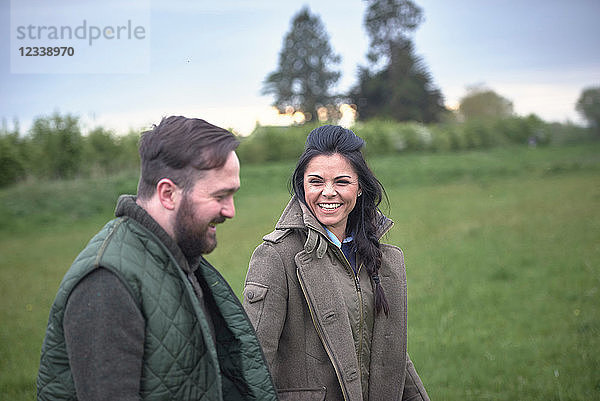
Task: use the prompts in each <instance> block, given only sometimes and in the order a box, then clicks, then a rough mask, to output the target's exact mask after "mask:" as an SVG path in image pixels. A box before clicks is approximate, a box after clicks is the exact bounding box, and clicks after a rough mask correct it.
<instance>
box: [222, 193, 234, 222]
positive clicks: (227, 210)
mask: <svg viewBox="0 0 600 401" xmlns="http://www.w3.org/2000/svg"><path fill="white" fill-rule="evenodd" d="M221 215H222V216H223V217H226V218H228V219H233V218H234V217H235V204H234V201H233V196H232V197H231V198H229V199H228V200H227V202H226V203H225V205H223V208H222V209H221Z"/></svg>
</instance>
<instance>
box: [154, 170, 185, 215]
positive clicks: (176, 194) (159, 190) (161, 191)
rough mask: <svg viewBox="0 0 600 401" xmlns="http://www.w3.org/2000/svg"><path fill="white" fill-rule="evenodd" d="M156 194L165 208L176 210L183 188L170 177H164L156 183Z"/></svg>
mask: <svg viewBox="0 0 600 401" xmlns="http://www.w3.org/2000/svg"><path fill="white" fill-rule="evenodd" d="M156 194H157V196H158V200H159V201H160V204H161V205H162V206H163V207H164V208H165V209H167V210H175V208H176V206H177V204H178V203H179V199H180V198H181V196H180V195H181V189H180V188H179V187H178V186H177V185H176V184H175V183H174V182H173V181H171V180H170V179H169V178H163V179H161V180H160V181H159V182H158V184H156Z"/></svg>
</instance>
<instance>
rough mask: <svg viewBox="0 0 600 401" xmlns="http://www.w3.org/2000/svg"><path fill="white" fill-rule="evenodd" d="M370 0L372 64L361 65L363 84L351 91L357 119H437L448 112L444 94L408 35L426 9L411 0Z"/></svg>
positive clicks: (368, 25) (368, 19) (367, 16)
mask: <svg viewBox="0 0 600 401" xmlns="http://www.w3.org/2000/svg"><path fill="white" fill-rule="evenodd" d="M367 3H368V6H367V11H366V14H365V18H364V25H365V28H366V30H367V33H368V35H369V52H368V54H367V56H368V59H369V61H370V62H371V65H370V67H361V68H360V69H359V77H358V79H359V82H358V84H357V85H356V86H355V87H354V88H353V89H352V90H351V93H350V97H351V98H352V100H353V101H354V102H355V103H356V104H357V105H358V112H359V118H361V119H368V118H372V117H385V118H393V119H396V120H399V121H406V120H414V121H421V122H433V121H437V120H438V119H439V116H440V114H441V113H442V112H443V111H444V110H445V107H444V105H443V97H442V94H441V92H440V91H439V90H438V89H437V88H435V87H434V85H433V83H432V77H431V74H430V73H429V72H428V70H427V67H426V66H425V63H424V62H423V60H422V59H421V58H419V57H418V56H416V55H415V51H414V45H413V42H412V40H411V38H410V34H411V33H412V32H413V31H414V30H416V29H417V27H418V26H419V24H420V23H421V22H422V21H423V11H422V9H421V8H420V7H418V6H417V5H416V4H415V3H414V2H412V1H410V0H367Z"/></svg>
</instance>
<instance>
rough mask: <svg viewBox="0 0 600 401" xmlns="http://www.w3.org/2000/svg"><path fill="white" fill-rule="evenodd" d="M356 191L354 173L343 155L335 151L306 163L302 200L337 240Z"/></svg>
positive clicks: (357, 190)
mask: <svg viewBox="0 0 600 401" xmlns="http://www.w3.org/2000/svg"><path fill="white" fill-rule="evenodd" d="M359 193H360V187H359V185H358V175H357V174H356V172H355V171H354V169H353V168H352V165H351V164H350V163H349V162H348V161H347V160H346V159H345V158H344V157H343V156H341V155H339V154H337V153H334V154H332V155H319V156H315V157H313V158H312V160H311V161H310V162H309V163H308V165H307V166H306V171H305V172H304V194H305V200H306V204H307V205H308V207H309V208H310V210H311V211H312V212H313V213H314V215H315V216H316V217H317V219H318V220H319V222H320V223H321V224H323V225H324V226H325V227H327V228H328V229H329V231H331V232H332V233H334V234H335V236H336V237H338V239H339V240H340V241H341V240H343V239H344V237H345V234H346V222H347V221H348V215H349V214H350V212H351V211H352V209H354V206H355V205H356V199H357V197H358V194H359Z"/></svg>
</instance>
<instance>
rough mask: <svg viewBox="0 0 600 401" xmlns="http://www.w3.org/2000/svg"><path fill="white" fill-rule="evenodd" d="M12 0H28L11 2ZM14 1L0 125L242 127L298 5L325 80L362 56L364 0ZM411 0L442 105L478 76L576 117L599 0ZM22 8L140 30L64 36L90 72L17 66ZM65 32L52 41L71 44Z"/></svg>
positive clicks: (352, 71) (0, 65) (595, 71)
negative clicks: (321, 55)
mask: <svg viewBox="0 0 600 401" xmlns="http://www.w3.org/2000/svg"><path fill="white" fill-rule="evenodd" d="M24 1H26V3H27V4H29V5H30V8H29V9H24V8H23V7H22V6H21V5H22V4H25V3H23V2H24ZM130 1H131V0H130ZM13 2H19V3H18V4H19V6H17V5H15V3H13V13H12V14H11V2H10V1H8V0H2V1H1V4H2V5H1V9H0V18H1V22H2V23H1V24H0V35H1V40H0V51H1V52H2V58H1V59H0V94H1V97H0V117H2V118H4V119H6V120H7V121H8V123H9V126H11V125H12V120H13V119H14V118H17V119H18V120H19V122H20V123H21V126H22V127H23V129H26V128H28V126H29V124H30V123H31V121H32V120H33V119H34V118H35V117H37V116H43V115H49V114H51V113H53V112H54V111H59V112H60V113H63V114H64V113H72V114H76V115H78V116H80V117H81V120H82V122H83V124H84V126H85V127H86V128H93V127H94V126H98V125H101V126H104V127H107V128H111V129H114V130H117V131H120V132H123V131H126V130H127V129H128V128H133V129H136V130H139V129H142V128H146V127H148V126H149V125H150V124H152V123H157V122H159V121H160V119H161V117H163V116H168V115H172V114H179V115H185V116H189V117H199V118H204V119H206V120H208V121H210V122H213V123H215V124H218V125H221V126H223V127H227V128H234V129H235V130H237V131H238V132H241V133H243V134H247V133H249V132H251V131H252V128H253V127H254V126H255V123H256V121H261V122H262V123H263V124H269V123H273V122H275V121H276V120H275V119H274V114H273V112H272V110H271V109H270V107H269V106H270V104H271V102H272V98H271V97H269V96H262V95H261V87H262V82H263V80H264V78H265V76H266V75H267V74H268V73H269V72H271V71H273V70H274V69H275V68H276V67H277V59H278V53H279V51H280V49H281V47H282V40H283V37H284V35H285V34H286V33H287V31H288V30H289V28H290V21H291V19H292V17H293V16H294V14H295V13H296V12H297V11H298V10H300V8H301V7H302V6H303V5H304V4H306V5H308V6H309V7H310V9H311V11H312V12H313V13H315V14H318V15H319V16H320V18H321V20H322V21H323V23H324V25H325V27H326V29H327V31H328V33H329V35H330V39H331V45H332V47H333V49H334V50H335V51H336V52H337V53H338V54H340V55H341V57H342V63H341V64H340V69H341V70H342V78H341V80H340V82H339V84H338V87H337V88H336V89H337V90H339V91H344V90H347V89H348V88H350V87H351V86H352V85H353V84H354V83H355V82H356V71H357V66H358V65H365V64H366V57H365V54H366V52H367V45H368V38H367V37H366V34H365V30H364V27H363V24H362V21H363V14H364V10H365V4H364V2H362V1H359V0H343V1H342V0H327V1H317V0H314V1H305V2H296V1H289V0H277V1H275V0H258V1H247V0H232V1H228V0H223V1H220V2H218V4H217V2H215V1H210V2H209V1H203V0H202V1H184V0H175V1H159V0H147V1H146V2H143V1H142V2H136V4H137V5H138V8H137V9H135V10H133V9H131V10H128V9H119V8H118V4H124V3H125V2H123V1H121V2H116V3H114V6H111V4H110V3H109V2H106V1H103V2H99V1H87V2H86V1H81V0H78V1H75V0H53V1H52V2H48V1H42V0H13ZM416 3H417V4H418V5H419V6H421V7H422V8H423V10H424V15H425V21H424V22H423V24H422V25H421V26H420V27H419V29H418V30H417V31H416V33H415V34H414V40H415V44H416V52H417V54H418V55H420V56H421V57H422V58H423V60H424V62H425V64H426V65H427V66H428V69H429V71H430V72H431V74H432V76H433V79H434V84H435V85H436V86H437V87H439V88H440V89H441V91H442V93H443V95H444V97H445V100H446V103H447V105H448V106H451V107H452V106H456V105H457V104H458V101H459V99H460V98H461V97H462V96H464V94H465V93H466V88H467V87H468V86H470V85H476V84H484V85H486V86H487V87H489V88H491V89H493V90H494V91H496V92H497V93H499V94H500V95H502V96H504V97H506V98H508V99H509V100H511V101H512V102H513V104H514V107H515V111H516V112H517V113H518V114H520V115H526V114H529V113H535V114H537V115H538V116H540V117H541V118H543V119H544V120H546V121H559V122H565V121H574V122H577V123H579V122H581V120H580V119H579V117H578V115H577V113H576V112H575V109H574V107H575V102H576V101H577V98H578V96H579V95H580V93H581V91H582V89H583V88H585V87H589V86H600V50H599V49H600V24H599V23H598V16H600V1H598V0H574V1H572V2H566V1H558V0H545V1H541V0H528V1H523V0H520V1H517V0H505V1H500V0H480V1H467V0H455V1H452V2H445V1H439V0H417V1H416ZM49 4H50V5H51V8H42V7H44V6H45V7H48V5H49ZM15 7H19V10H18V13H16V14H15V13H14V11H15V10H16V8H15ZM36 10H37V12H36ZM23 13H25V14H23ZM23 15H25V17H26V19H28V23H36V24H38V25H42V24H47V25H50V24H54V25H72V26H73V27H75V22H74V21H77V23H79V22H81V21H82V20H84V19H85V20H86V23H87V24H88V25H93V24H96V25H98V26H100V27H105V26H108V25H112V24H116V25H118V24H122V23H126V22H127V21H128V20H130V21H133V23H134V25H135V24H139V25H141V26H142V27H143V29H144V38H143V39H144V40H139V41H137V42H136V41H135V40H129V41H128V42H126V41H124V40H122V41H121V42H120V43H126V44H127V46H129V47H128V48H125V49H121V50H114V49H116V47H114V46H113V44H115V43H117V41H116V40H112V41H107V40H105V41H104V42H105V43H104V44H105V45H106V46H109V45H110V46H113V47H106V46H105V47H103V43H101V42H102V40H101V39H99V40H98V41H97V42H96V43H94V45H93V46H89V44H88V43H85V42H81V41H80V42H76V43H77V45H76V46H75V45H74V46H73V47H74V48H75V51H76V52H77V55H78V56H80V57H81V55H82V54H83V52H84V51H86V50H87V51H90V52H92V55H91V56H90V57H93V56H95V57H100V56H99V55H101V58H99V59H98V60H96V61H95V62H94V65H95V70H96V71H95V73H77V72H69V71H77V68H79V67H77V65H76V58H75V57H72V58H71V59H69V58H68V56H64V57H62V58H60V59H59V58H56V61H58V62H63V63H71V64H69V65H68V66H67V67H68V68H66V69H63V72H62V73H22V72H23V69H22V68H21V67H19V65H18V63H19V62H21V61H27V62H31V63H42V62H43V61H48V60H49V58H48V57H46V58H45V59H44V58H42V57H37V58H34V57H29V58H26V57H23V56H20V55H19V54H18V53H17V50H16V49H17V47H15V42H14V41H13V44H12V46H11V35H12V37H13V39H14V37H15V34H16V32H17V31H16V29H17V25H19V24H23V18H24V17H23ZM29 18H30V21H29ZM44 18H46V20H44ZM44 21H46V22H44ZM107 32H109V33H110V34H111V35H112V34H113V32H112V31H107ZM44 33H45V34H48V31H44ZM88 40H89V38H88ZM63 42H64V43H63ZM63 42H61V41H60V40H55V41H54V42H53V43H55V45H57V46H58V45H61V44H64V45H67V44H69V43H67V42H66V41H63ZM23 43H25V44H26V45H27V44H28V43H26V42H23ZM39 43H41V42H39ZM82 43H83V44H82ZM31 44H32V45H33V44H35V42H31ZM115 46H116V45H115ZM127 49H129V50H127ZM138 53H139V54H138ZM132 57H133V58H135V60H136V61H137V62H138V63H140V64H139V65H138V64H135V65H134V66H133V67H131V68H130V70H131V69H133V71H128V73H106V71H107V70H109V69H110V68H112V67H110V66H115V65H117V67H118V66H129V65H130V64H131V58H132ZM11 62H12V63H13V64H11ZM15 63H16V64H15ZM39 65H41V64H38V67H39ZM65 65H66V64H65ZM109 65H110V66H109ZM81 69H85V67H81ZM64 71H67V72H64Z"/></svg>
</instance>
